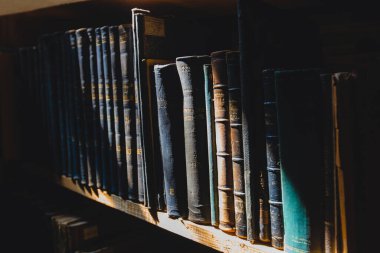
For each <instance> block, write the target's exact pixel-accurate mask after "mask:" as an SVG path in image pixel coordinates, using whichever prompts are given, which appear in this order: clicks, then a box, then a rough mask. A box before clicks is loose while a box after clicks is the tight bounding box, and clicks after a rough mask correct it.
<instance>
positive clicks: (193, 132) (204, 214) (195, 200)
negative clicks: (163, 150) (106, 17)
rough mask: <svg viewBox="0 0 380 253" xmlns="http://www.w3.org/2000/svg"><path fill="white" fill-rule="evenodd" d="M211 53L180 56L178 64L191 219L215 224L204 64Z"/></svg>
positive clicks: (207, 62)
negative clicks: (212, 214) (209, 167)
mask: <svg viewBox="0 0 380 253" xmlns="http://www.w3.org/2000/svg"><path fill="white" fill-rule="evenodd" d="M209 63H210V57H209V56H187V57H178V58H177V59H176V65H177V70H178V74H179V77H180V80H181V86H182V93H183V118H184V136H185V158H186V177H187V200H188V209H189V214H188V219H189V220H190V221H193V222H195V223H199V224H210V223H211V210H210V194H209V192H210V183H209V176H208V170H207V169H205V168H207V167H208V157H207V154H208V152H207V142H205V141H204V140H207V125H206V112H205V94H204V87H203V85H204V74H203V65H204V64H209Z"/></svg>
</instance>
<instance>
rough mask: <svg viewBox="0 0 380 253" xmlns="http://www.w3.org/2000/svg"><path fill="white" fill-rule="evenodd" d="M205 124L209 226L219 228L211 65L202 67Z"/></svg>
mask: <svg viewBox="0 0 380 253" xmlns="http://www.w3.org/2000/svg"><path fill="white" fill-rule="evenodd" d="M203 72H204V79H205V106H206V123H207V146H208V169H209V179H210V209H211V225H213V226H214V227H218V226H219V207H218V203H219V199H218V197H219V196H218V171H217V167H216V140H215V123H214V122H215V115H214V99H213V97H214V96H213V90H212V70H211V64H204V65H203Z"/></svg>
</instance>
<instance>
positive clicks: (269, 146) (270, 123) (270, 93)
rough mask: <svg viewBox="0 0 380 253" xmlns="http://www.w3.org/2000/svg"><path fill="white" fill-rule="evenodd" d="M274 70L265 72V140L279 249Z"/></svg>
mask: <svg viewBox="0 0 380 253" xmlns="http://www.w3.org/2000/svg"><path fill="white" fill-rule="evenodd" d="M274 73H275V70H274V69H266V70H264V71H263V74H262V79H263V81H262V82H263V90H264V113H265V138H266V151H267V170H268V190H269V205H270V221H271V224H270V225H271V232H272V233H271V239H272V241H271V243H272V246H273V247H275V248H278V249H283V247H284V219H283V212H282V192H281V171H280V157H279V156H280V153H279V143H278V130H277V103H276V92H275V79H274Z"/></svg>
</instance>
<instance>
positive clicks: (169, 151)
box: [154, 63, 187, 218]
mask: <svg viewBox="0 0 380 253" xmlns="http://www.w3.org/2000/svg"><path fill="white" fill-rule="evenodd" d="M154 74H155V86H156V97H157V112H158V113H157V116H158V124H159V136H160V144H161V148H160V152H161V158H162V169H163V175H164V186H165V196H166V209H167V213H168V215H169V217H171V218H178V217H181V216H184V215H185V214H186V200H187V198H186V162H185V144H184V138H183V133H184V129H183V97H182V96H178V94H181V92H182V90H181V82H180V80H179V76H178V72H177V68H176V64H175V63H171V64H167V65H155V66H154Z"/></svg>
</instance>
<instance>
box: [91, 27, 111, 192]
mask: <svg viewBox="0 0 380 253" xmlns="http://www.w3.org/2000/svg"><path fill="white" fill-rule="evenodd" d="M95 43H96V59H97V61H96V63H97V65H96V70H97V73H98V78H97V79H98V85H97V86H98V103H99V123H98V125H99V127H100V129H99V135H100V139H99V145H100V153H101V164H100V167H101V174H100V177H101V187H102V189H103V190H109V181H110V178H109V173H108V171H109V165H108V164H109V155H108V142H107V137H108V127H107V108H106V101H105V99H106V95H105V94H106V93H105V84H104V67H103V48H102V34H101V30H100V28H99V27H98V28H95Z"/></svg>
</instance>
